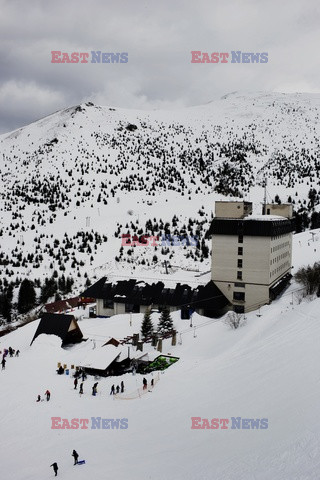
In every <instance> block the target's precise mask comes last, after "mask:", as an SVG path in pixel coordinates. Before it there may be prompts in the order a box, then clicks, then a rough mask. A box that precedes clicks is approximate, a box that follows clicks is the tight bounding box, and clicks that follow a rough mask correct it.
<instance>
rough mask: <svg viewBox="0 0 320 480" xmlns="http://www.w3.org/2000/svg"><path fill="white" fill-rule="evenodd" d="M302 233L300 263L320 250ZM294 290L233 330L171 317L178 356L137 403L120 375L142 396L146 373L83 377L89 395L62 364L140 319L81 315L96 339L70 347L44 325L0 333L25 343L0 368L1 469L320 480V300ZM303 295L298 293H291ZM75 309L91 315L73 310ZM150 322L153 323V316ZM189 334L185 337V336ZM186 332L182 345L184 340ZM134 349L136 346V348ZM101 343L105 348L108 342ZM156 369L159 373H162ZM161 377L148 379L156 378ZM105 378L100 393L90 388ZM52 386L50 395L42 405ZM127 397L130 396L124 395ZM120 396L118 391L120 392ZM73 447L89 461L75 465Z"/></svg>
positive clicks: (29, 473)
mask: <svg viewBox="0 0 320 480" xmlns="http://www.w3.org/2000/svg"><path fill="white" fill-rule="evenodd" d="M315 233H316V236H315V240H314V242H313V241H312V239H311V236H310V233H309V232H305V233H303V234H299V235H296V236H295V241H294V251H293V263H294V267H295V269H297V268H298V267H299V266H301V265H304V264H308V263H313V262H314V261H316V260H318V258H319V241H320V234H319V231H317V232H315ZM298 289H299V286H298V285H296V284H294V283H293V284H292V286H291V287H290V288H289V289H288V290H287V291H286V292H285V293H284V295H283V296H282V297H281V298H279V299H277V300H276V301H275V302H273V303H272V304H271V305H269V306H265V307H263V308H261V312H260V313H261V316H258V315H257V312H252V313H250V314H248V315H247V324H246V325H245V326H244V327H241V328H239V329H238V330H235V331H234V330H230V329H229V328H228V327H227V326H226V325H225V324H224V323H223V322H222V321H216V320H213V319H208V318H205V317H201V316H199V315H197V314H195V315H194V316H193V325H194V326H195V327H196V328H195V329H194V328H190V325H189V321H185V320H181V319H180V318H179V312H175V313H174V314H173V319H174V323H175V326H176V328H177V330H178V332H179V335H178V343H177V345H176V346H175V347H173V346H171V343H170V340H167V341H165V342H164V345H163V353H164V354H167V353H170V354H172V355H174V356H178V357H179V358H180V360H179V361H178V362H177V363H176V364H174V365H172V366H171V367H170V368H168V369H167V370H166V371H165V372H164V373H160V375H159V378H160V380H159V381H157V383H156V384H155V386H154V388H153V390H152V391H150V392H149V391H148V392H146V393H145V394H144V395H140V396H139V395H136V398H134V399H131V400H127V399H124V400H121V399H114V398H113V397H112V396H110V395H109V392H110V387H111V385H112V384H115V385H117V384H118V383H120V381H121V380H122V379H123V381H124V383H125V389H126V390H125V394H128V393H134V392H136V393H137V392H138V390H139V389H140V390H139V391H140V392H141V386H142V376H141V375H132V374H126V375H125V376H123V377H117V378H106V379H100V380H94V379H93V378H92V377H91V378H90V377H88V379H87V380H86V381H85V383H84V395H83V396H81V397H80V396H79V393H78V392H77V391H75V390H74V388H73V381H72V378H71V377H68V376H67V375H64V376H59V375H57V374H56V368H57V362H63V363H66V364H68V366H69V365H71V363H77V362H78V361H81V359H82V358H85V356H86V355H88V353H90V351H92V350H93V347H94V341H93V340H95V343H96V348H95V350H97V349H99V348H101V347H100V345H101V343H102V341H104V340H107V339H108V338H109V337H111V336H114V337H116V338H123V337H124V336H126V335H129V334H131V333H135V332H137V331H139V328H140V325H141V320H142V315H140V314H136V315H133V316H132V320H133V321H132V326H130V324H129V319H130V316H129V315H119V316H115V317H113V318H110V319H79V326H80V328H81V329H82V330H83V332H84V334H85V337H88V341H87V342H85V343H81V344H79V345H76V346H74V347H72V348H68V349H65V350H62V349H61V348H60V342H59V339H58V338H57V337H54V336H50V337H43V336H41V337H39V338H38V339H37V340H36V341H35V342H34V344H33V345H32V347H30V346H29V345H30V341H31V339H32V337H33V335H34V332H35V330H36V327H37V323H38V321H35V322H32V323H30V324H28V325H26V326H24V327H22V328H20V329H18V330H16V331H14V332H12V333H10V334H9V335H7V336H5V337H2V338H1V339H0V350H3V348H7V347H9V346H11V347H13V348H15V349H17V348H19V349H20V351H21V354H20V357H19V358H8V361H7V365H6V369H5V370H4V371H2V372H0V382H1V388H0V418H1V420H0V424H1V430H0V431H1V439H2V442H1V472H2V475H3V476H4V475H5V477H6V478H10V480H29V479H30V480H31V479H35V478H41V479H44V478H52V477H53V471H52V468H50V465H51V464H52V463H53V462H57V463H58V466H59V473H58V476H59V477H60V478H65V479H68V480H72V479H87V478H97V479H103V478H117V479H119V480H122V479H123V480H125V479H127V478H130V479H133V480H141V479H154V480H165V479H177V480H180V479H181V480H182V479H184V480H211V479H219V480H236V479H237V480H239V479H240V480H242V479H243V480H248V479H258V480H270V479H277V480H316V479H318V478H319V463H320V448H319V445H320V415H319V413H320V408H319V396H320V370H319V360H320V358H319V357H320V351H319V339H320V322H319V309H320V298H316V299H313V300H308V299H301V298H300V296H299V292H297V290H298ZM291 292H296V293H291ZM74 313H75V314H76V315H77V316H78V317H79V316H81V315H82V314H83V311H81V310H79V311H75V312H74ZM153 320H154V321H155V323H156V318H155V317H154V318H153ZM180 334H181V337H180ZM180 339H181V342H180ZM131 348H132V347H131ZM101 350H103V348H101ZM155 375H156V374H154V376H155ZM151 378H152V376H151V375H148V376H147V379H148V383H150V380H151ZM94 381H99V385H98V395H97V396H96V397H93V396H92V395H91V387H92V385H93V383H94ZM46 389H49V390H50V391H51V394H52V397H51V400H50V401H49V402H46V401H44V402H41V403H36V397H37V395H38V394H41V395H42V396H44V395H43V394H44V392H45V391H46ZM124 396H125V395H124ZM120 397H121V395H120ZM52 417H61V418H65V419H68V420H69V421H71V419H73V418H82V419H89V420H90V419H91V417H101V418H104V419H112V418H113V419H116V418H119V419H123V418H126V419H128V428H127V429H100V430H99V429H91V428H90V426H91V420H90V424H89V428H88V429H69V430H68V429H52V428H51V424H52V421H51V418H52ZM191 417H201V418H202V419H209V420H211V419H213V418H219V419H220V418H221V419H224V418H227V419H231V417H242V418H244V419H245V418H249V419H262V418H266V419H268V428H267V429H231V428H228V429H221V428H219V429H191V425H192V421H191ZM73 449H76V450H77V451H78V453H79V455H80V458H84V459H85V460H86V465H82V466H73V459H72V457H71V453H72V450H73Z"/></svg>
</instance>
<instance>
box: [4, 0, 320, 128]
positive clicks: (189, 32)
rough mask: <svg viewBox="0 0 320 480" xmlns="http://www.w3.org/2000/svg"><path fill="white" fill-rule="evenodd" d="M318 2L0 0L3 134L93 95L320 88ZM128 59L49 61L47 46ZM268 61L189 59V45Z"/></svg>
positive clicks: (151, 96)
mask: <svg viewBox="0 0 320 480" xmlns="http://www.w3.org/2000/svg"><path fill="white" fill-rule="evenodd" d="M319 5H320V2H319V1H318V0H307V1H305V0H284V1H279V0H233V1H229V0H196V1H192V0H188V1H179V0H178V1H177V0H170V1H169V0H113V1H111V0H67V1H66V0H53V1H48V0H0V36H1V43H0V58H1V66H0V132H2V133H3V132H7V131H10V130H13V129H15V128H18V127H20V126H22V125H26V124H28V123H30V122H32V121H34V120H37V119H38V118H40V117H43V116H45V115H48V114H50V113H52V112H54V111H56V110H59V109H62V108H66V107H69V106H71V105H76V104H79V103H81V102H83V101H93V102H94V103H97V104H100V105H108V106H119V107H125V108H139V109H155V108H169V109H171V108H177V107H183V106H190V105H197V104H201V103H206V102H209V101H210V100H212V99H215V98H219V97H220V96H222V95H224V94H226V93H229V92H232V91H235V90H239V91H261V90H264V91H279V92H295V91H300V92H319V91H320V88H319V85H320V83H319V82H320V61H319V45H320V33H319V32H320V27H319V25H320V7H319ZM53 50H54V51H61V52H67V53H69V54H71V53H72V52H88V53H90V52H91V51H92V50H94V51H97V50H100V51H102V52H128V63H113V64H112V63H101V64H94V63H91V54H90V58H89V62H88V63H86V64H84V63H83V64H82V63H79V64H73V63H69V64H68V63H61V64H57V63H51V51H53ZM193 50H198V51H201V52H208V53H209V54H211V53H212V52H229V53H230V52H231V51H232V50H240V51H242V52H255V53H256V52H260V53H261V52H268V63H264V64H262V63H261V64H260V63H259V64H257V63H253V64H245V63H244V64H235V63H230V61H229V62H228V63H225V64H223V63H216V64H211V63H210V64H202V63H201V64H198V63H191V53H190V52H191V51H193Z"/></svg>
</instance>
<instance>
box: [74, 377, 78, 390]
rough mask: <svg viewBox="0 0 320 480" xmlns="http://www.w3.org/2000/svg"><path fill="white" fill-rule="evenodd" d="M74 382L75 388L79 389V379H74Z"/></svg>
mask: <svg viewBox="0 0 320 480" xmlns="http://www.w3.org/2000/svg"><path fill="white" fill-rule="evenodd" d="M73 384H74V390H77V386H78V379H77V378H75V379H74V382H73Z"/></svg>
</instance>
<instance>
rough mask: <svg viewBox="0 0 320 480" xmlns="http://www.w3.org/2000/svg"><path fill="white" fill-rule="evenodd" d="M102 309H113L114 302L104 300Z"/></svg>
mask: <svg viewBox="0 0 320 480" xmlns="http://www.w3.org/2000/svg"><path fill="white" fill-rule="evenodd" d="M103 308H114V302H113V301H112V300H108V299H106V298H104V299H103Z"/></svg>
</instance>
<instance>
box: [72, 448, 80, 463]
mask: <svg viewBox="0 0 320 480" xmlns="http://www.w3.org/2000/svg"><path fill="white" fill-rule="evenodd" d="M72 457H73V458H74V465H77V463H78V458H79V455H78V454H77V452H76V451H75V450H73V452H72Z"/></svg>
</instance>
